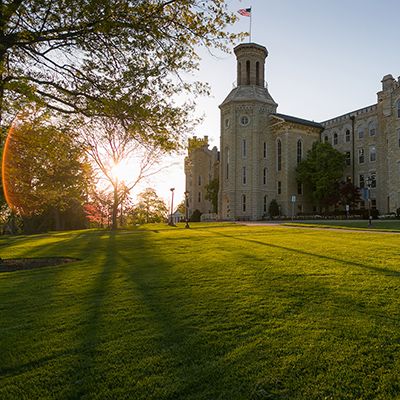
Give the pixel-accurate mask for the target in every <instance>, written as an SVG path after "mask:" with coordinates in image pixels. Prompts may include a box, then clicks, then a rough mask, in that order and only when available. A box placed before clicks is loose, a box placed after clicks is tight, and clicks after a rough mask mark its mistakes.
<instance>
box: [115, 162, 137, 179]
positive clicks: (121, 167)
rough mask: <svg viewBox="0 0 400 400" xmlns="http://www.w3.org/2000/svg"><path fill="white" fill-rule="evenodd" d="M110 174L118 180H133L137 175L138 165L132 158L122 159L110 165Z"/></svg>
mask: <svg viewBox="0 0 400 400" xmlns="http://www.w3.org/2000/svg"><path fill="white" fill-rule="evenodd" d="M110 172H111V176H112V177H113V179H118V180H119V181H120V182H125V183H129V182H132V181H134V180H135V179H136V178H137V175H138V173H139V172H138V166H137V165H136V163H135V162H134V160H122V161H121V162H119V163H116V164H114V165H113V166H112V167H111V171H110Z"/></svg>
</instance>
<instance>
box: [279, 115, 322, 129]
mask: <svg viewBox="0 0 400 400" xmlns="http://www.w3.org/2000/svg"><path fill="white" fill-rule="evenodd" d="M272 116H273V117H278V118H282V119H284V120H285V121H286V122H294V123H295V124H300V125H306V126H311V127H313V128H318V129H321V130H323V129H324V126H323V125H322V124H320V123H318V122H314V121H309V120H308V119H302V118H297V117H293V116H291V115H285V114H278V113H276V114H272Z"/></svg>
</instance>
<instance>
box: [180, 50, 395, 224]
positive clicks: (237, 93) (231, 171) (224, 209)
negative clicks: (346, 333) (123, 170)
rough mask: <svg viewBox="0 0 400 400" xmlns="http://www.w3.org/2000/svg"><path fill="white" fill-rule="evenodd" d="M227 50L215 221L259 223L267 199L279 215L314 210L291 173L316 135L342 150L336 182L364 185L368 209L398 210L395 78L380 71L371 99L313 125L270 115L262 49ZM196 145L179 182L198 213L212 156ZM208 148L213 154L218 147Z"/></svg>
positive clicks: (272, 104)
mask: <svg viewBox="0 0 400 400" xmlns="http://www.w3.org/2000/svg"><path fill="white" fill-rule="evenodd" d="M234 52H235V55H236V59H237V82H236V86H235V87H234V88H233V89H232V91H231V92H230V93H229V94H228V96H227V97H226V99H225V100H224V101H223V102H222V104H221V105H220V112H221V122H220V132H221V134H220V151H221V154H220V160H219V163H215V164H214V165H215V166H218V167H219V215H220V218H221V219H227V220H238V219H239V220H260V219H262V218H263V217H265V216H266V214H267V212H268V207H269V204H270V202H271V200H273V199H276V200H277V202H278V204H279V206H280V211H281V214H282V215H288V216H290V215H292V214H297V213H299V212H303V213H313V212H314V211H315V207H314V205H313V204H312V203H311V202H310V201H309V200H308V198H309V196H308V197H307V196H305V195H304V190H303V187H302V185H300V184H298V182H297V181H296V172H295V170H296V166H297V164H298V163H299V162H300V161H301V159H302V158H303V157H304V156H305V155H306V153H307V151H308V150H309V149H311V147H312V144H313V143H314V142H315V141H320V140H321V141H328V142H330V143H331V144H332V145H333V146H334V147H335V148H336V149H338V150H339V151H341V152H343V153H345V154H346V169H345V176H344V177H343V180H351V181H352V182H354V184H355V185H356V186H358V187H360V188H363V187H366V185H367V184H368V185H369V186H370V193H371V196H370V198H371V205H372V207H375V208H377V209H379V210H380V212H381V213H387V212H394V211H395V210H396V209H397V208H399V207H400V85H399V83H400V81H396V80H395V79H394V78H393V77H392V76H391V75H386V76H385V77H384V78H383V80H382V91H380V92H379V93H378V101H377V104H374V105H371V106H368V107H365V108H363V109H360V110H356V111H352V112H349V113H347V114H345V115H342V116H339V117H335V118H332V119H330V120H328V121H324V122H321V123H316V122H313V121H308V120H304V119H301V118H297V117H293V116H289V115H285V114H280V113H277V108H278V104H277V103H276V102H275V101H274V99H273V98H272V97H271V95H270V93H269V92H268V86H267V84H266V82H265V75H264V74H265V59H266V57H267V56H268V51H267V49H266V48H265V47H263V46H261V45H258V44H255V43H247V44H240V45H239V46H237V47H236V48H235V49H234ZM196 140H198V139H196ZM200 147H201V146H200ZM202 148H203V149H204V150H202V151H203V153H204V155H202V156H200V155H198V156H197V153H196V156H194V153H193V150H190V143H189V156H188V160H190V163H191V164H189V163H185V166H186V187H187V190H189V192H190V193H191V196H190V198H191V201H192V205H193V206H195V208H199V210H200V211H202V210H206V209H207V207H208V205H207V204H206V203H204V202H203V197H202V196H203V195H202V194H200V193H203V192H202V191H201V190H200V188H201V187H202V186H201V182H202V179H204V178H203V177H204V176H207V175H206V169H207V168H206V167H207V165H206V164H207V163H210V162H211V163H212V161H210V160H212V159H213V158H212V156H210V155H209V153H207V151H208V152H210V150H208V145H207V146H206V147H205V146H204V145H203V146H202ZM191 152H192V153H193V154H192V156H191V155H190V154H191ZM212 152H214V154H217V149H215V148H214V149H213V150H212ZM205 154H207V157H208V158H207V160H208V161H206V158H205V157H206V156H205ZM201 157H203V158H201ZM200 158H201V160H200ZM197 159H199V166H197ZM214 159H215V158H214ZM210 165H211V164H210ZM208 169H209V170H211V167H210V166H208ZM196 180H199V181H198V182H197V183H198V185H197V186H196V185H194V182H195V181H196ZM362 206H364V205H363V204H361V207H362ZM200 207H201V208H200Z"/></svg>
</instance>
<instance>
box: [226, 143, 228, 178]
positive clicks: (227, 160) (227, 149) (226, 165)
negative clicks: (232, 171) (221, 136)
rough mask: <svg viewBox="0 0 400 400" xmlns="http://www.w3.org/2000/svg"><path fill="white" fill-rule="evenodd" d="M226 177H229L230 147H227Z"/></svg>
mask: <svg viewBox="0 0 400 400" xmlns="http://www.w3.org/2000/svg"><path fill="white" fill-rule="evenodd" d="M226 179H229V148H227V149H226Z"/></svg>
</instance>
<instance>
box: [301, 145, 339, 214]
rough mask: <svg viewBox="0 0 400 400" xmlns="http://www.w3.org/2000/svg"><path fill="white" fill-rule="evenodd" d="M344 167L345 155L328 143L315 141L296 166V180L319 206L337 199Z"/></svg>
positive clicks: (326, 205) (328, 204) (326, 204)
mask: <svg viewBox="0 0 400 400" xmlns="http://www.w3.org/2000/svg"><path fill="white" fill-rule="evenodd" d="M344 168H345V155H344V154H342V153H340V152H339V151H337V150H336V149H334V148H333V147H332V146H331V145H330V144H329V143H322V142H315V143H314V144H313V146H312V148H311V150H309V151H308V153H307V158H305V159H304V160H303V161H301V162H300V164H299V165H298V167H297V170H296V172H297V180H298V181H299V182H301V183H303V184H304V186H305V189H306V193H307V192H309V193H311V196H312V199H313V200H314V202H315V203H316V204H318V205H319V206H320V207H321V206H324V207H328V206H330V205H332V204H335V203H336V202H337V201H338V183H339V181H340V178H341V177H342V175H343V171H344Z"/></svg>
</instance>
